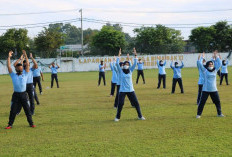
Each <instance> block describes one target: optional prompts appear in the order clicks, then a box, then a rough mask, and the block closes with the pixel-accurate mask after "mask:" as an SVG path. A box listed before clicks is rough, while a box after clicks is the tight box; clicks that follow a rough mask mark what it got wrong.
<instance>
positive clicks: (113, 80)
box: [110, 58, 118, 97]
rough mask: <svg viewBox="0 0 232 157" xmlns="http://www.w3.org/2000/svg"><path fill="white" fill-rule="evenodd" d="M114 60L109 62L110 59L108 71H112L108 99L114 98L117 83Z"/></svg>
mask: <svg viewBox="0 0 232 157" xmlns="http://www.w3.org/2000/svg"><path fill="white" fill-rule="evenodd" d="M115 62H116V60H115V58H114V59H113V62H111V59H110V69H111V71H112V78H111V91H110V97H112V96H114V92H115V86H116V84H117V82H118V76H117V72H116V68H115V67H116V65H115V64H116V63H115Z"/></svg>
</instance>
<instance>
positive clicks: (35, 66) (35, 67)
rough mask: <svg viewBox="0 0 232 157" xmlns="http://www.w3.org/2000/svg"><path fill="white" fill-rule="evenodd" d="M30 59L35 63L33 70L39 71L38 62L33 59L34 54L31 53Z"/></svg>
mask: <svg viewBox="0 0 232 157" xmlns="http://www.w3.org/2000/svg"><path fill="white" fill-rule="evenodd" d="M30 58H31V60H32V62H33V69H37V68H38V64H37V62H36V60H35V59H34V58H33V56H32V53H30Z"/></svg>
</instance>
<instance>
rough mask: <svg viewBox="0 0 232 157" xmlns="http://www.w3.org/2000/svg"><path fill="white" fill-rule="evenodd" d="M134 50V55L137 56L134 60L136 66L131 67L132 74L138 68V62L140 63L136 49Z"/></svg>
mask: <svg viewBox="0 0 232 157" xmlns="http://www.w3.org/2000/svg"><path fill="white" fill-rule="evenodd" d="M133 50H134V51H133V53H134V55H135V58H134V64H133V65H132V66H131V67H130V71H131V72H133V71H134V69H135V67H136V65H137V62H138V58H137V52H136V49H135V48H134V49H133Z"/></svg>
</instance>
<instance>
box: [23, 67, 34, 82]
mask: <svg viewBox="0 0 232 157" xmlns="http://www.w3.org/2000/svg"><path fill="white" fill-rule="evenodd" d="M23 73H26V70H23ZM31 83H33V71H32V68H30V71H29V72H28V77H27V84H31Z"/></svg>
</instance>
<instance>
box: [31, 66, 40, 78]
mask: <svg viewBox="0 0 232 157" xmlns="http://www.w3.org/2000/svg"><path fill="white" fill-rule="evenodd" d="M32 71H33V77H39V76H40V73H41V72H42V70H41V68H37V69H32Z"/></svg>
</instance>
